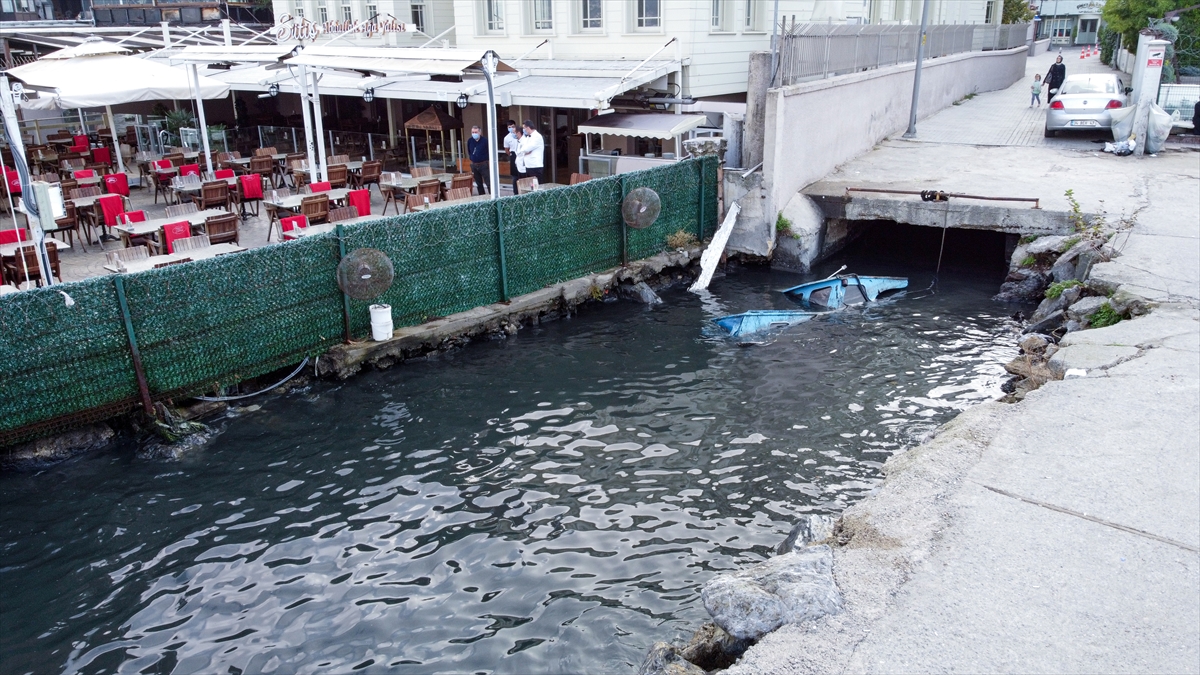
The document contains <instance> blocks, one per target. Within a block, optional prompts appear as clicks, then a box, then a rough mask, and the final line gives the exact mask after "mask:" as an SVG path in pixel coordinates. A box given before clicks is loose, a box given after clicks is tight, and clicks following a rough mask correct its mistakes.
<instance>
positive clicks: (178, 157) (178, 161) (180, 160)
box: [163, 152, 187, 168]
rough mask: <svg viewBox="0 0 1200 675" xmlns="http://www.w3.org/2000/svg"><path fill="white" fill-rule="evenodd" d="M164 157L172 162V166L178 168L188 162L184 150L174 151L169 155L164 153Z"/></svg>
mask: <svg viewBox="0 0 1200 675" xmlns="http://www.w3.org/2000/svg"><path fill="white" fill-rule="evenodd" d="M163 159H165V160H167V161H168V162H170V163H171V166H173V167H176V168H178V167H181V166H183V165H184V164H186V163H187V158H186V157H184V156H183V153H182V152H173V153H171V154H168V155H163Z"/></svg>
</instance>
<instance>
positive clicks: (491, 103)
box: [479, 0, 928, 200]
mask: <svg viewBox="0 0 1200 675" xmlns="http://www.w3.org/2000/svg"><path fill="white" fill-rule="evenodd" d="M926 2H928V0H926ZM499 61H500V57H499V56H497V55H496V52H494V51H492V50H490V49H489V50H487V53H485V54H484V55H483V58H481V59H479V63H480V64H481V65H482V66H483V77H484V78H485V79H486V80H487V90H488V107H487V123H488V134H487V139H488V180H489V181H491V185H492V199H493V200H495V199H499V198H500V165H499V164H498V163H497V160H496V157H497V153H496V90H495V88H494V87H493V86H492V77H493V76H494V75H495V74H496V64H497V63H499Z"/></svg>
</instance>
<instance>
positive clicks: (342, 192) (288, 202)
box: [263, 188, 350, 211]
mask: <svg viewBox="0 0 1200 675" xmlns="http://www.w3.org/2000/svg"><path fill="white" fill-rule="evenodd" d="M264 192H266V193H267V195H266V198H265V199H263V203H265V204H269V205H270V206H274V207H275V208H277V209H283V210H285V211H295V210H296V209H298V208H300V202H302V201H304V198H305V197H312V196H313V195H291V196H289V197H280V198H279V200H278V201H276V200H273V199H271V193H270V191H269V190H264ZM349 193H350V189H349V188H335V189H333V190H327V191H325V192H316V193H313V194H318V195H322V194H323V195H329V201H330V202H344V201H346V195H347V194H349Z"/></svg>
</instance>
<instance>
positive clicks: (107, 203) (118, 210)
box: [96, 195, 125, 227]
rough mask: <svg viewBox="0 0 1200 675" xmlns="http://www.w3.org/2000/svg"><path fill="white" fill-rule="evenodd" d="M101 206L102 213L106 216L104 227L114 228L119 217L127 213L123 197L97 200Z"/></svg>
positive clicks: (107, 197) (104, 197)
mask: <svg viewBox="0 0 1200 675" xmlns="http://www.w3.org/2000/svg"><path fill="white" fill-rule="evenodd" d="M96 203H97V204H99V205H100V211H101V213H103V214H104V226H105V227H113V226H114V225H117V217H118V216H120V215H121V214H122V213H125V200H124V199H123V198H122V197H121V195H104V196H103V197H101V198H99V199H97V200H96Z"/></svg>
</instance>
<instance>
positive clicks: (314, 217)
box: [300, 193, 329, 224]
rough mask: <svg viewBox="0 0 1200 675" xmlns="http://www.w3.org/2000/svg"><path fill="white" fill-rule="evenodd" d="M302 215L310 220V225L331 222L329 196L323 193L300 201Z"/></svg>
mask: <svg viewBox="0 0 1200 675" xmlns="http://www.w3.org/2000/svg"><path fill="white" fill-rule="evenodd" d="M300 214H301V215H303V216H304V217H305V218H306V219H308V222H309V224H316V223H324V222H325V221H327V220H329V195H327V194H325V193H321V194H315V195H309V196H308V197H305V198H304V199H303V200H301V201H300Z"/></svg>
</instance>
